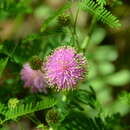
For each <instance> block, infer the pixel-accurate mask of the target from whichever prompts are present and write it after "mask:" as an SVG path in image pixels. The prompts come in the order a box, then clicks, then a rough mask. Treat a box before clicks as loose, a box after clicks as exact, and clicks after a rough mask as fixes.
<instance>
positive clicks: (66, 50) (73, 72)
mask: <svg viewBox="0 0 130 130" xmlns="http://www.w3.org/2000/svg"><path fill="white" fill-rule="evenodd" d="M85 72H86V60H85V58H84V57H83V55H82V54H77V53H76V51H75V49H74V48H72V47H70V46H62V47H59V48H57V49H56V50H55V51H54V52H53V54H52V55H51V56H49V57H48V58H47V61H46V64H45V75H46V78H47V79H48V83H49V85H51V86H55V87H56V88H57V89H58V90H69V89H74V88H76V85H77V84H78V82H79V81H80V80H82V79H83V78H84V76H85Z"/></svg>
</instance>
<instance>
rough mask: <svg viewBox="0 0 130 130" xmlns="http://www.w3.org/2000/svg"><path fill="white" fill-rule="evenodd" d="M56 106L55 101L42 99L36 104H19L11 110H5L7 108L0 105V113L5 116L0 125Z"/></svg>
mask: <svg viewBox="0 0 130 130" xmlns="http://www.w3.org/2000/svg"><path fill="white" fill-rule="evenodd" d="M55 104H56V100H54V99H50V98H44V100H43V101H39V102H37V103H34V102H29V103H27V102H26V104H19V105H17V106H16V107H14V108H12V109H10V108H9V109H7V106H4V105H3V104H1V105H0V106H1V109H0V110H1V113H2V114H3V115H4V116H5V119H4V120H1V124H3V123H5V122H6V121H8V120H16V119H17V118H18V117H20V116H23V115H27V114H30V113H33V112H36V111H40V110H44V109H47V108H50V107H53V106H54V105H55Z"/></svg>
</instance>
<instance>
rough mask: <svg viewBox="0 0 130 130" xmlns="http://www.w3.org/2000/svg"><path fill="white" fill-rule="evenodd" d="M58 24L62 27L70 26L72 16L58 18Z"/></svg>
mask: <svg viewBox="0 0 130 130" xmlns="http://www.w3.org/2000/svg"><path fill="white" fill-rule="evenodd" d="M58 22H59V24H60V25H61V26H68V25H69V24H70V16H69V15H65V14H63V15H60V16H59V17H58Z"/></svg>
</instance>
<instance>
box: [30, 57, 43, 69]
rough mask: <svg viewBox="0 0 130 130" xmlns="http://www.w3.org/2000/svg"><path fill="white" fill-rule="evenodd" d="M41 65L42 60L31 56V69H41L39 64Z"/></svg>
mask: <svg viewBox="0 0 130 130" xmlns="http://www.w3.org/2000/svg"><path fill="white" fill-rule="evenodd" d="M42 65H43V62H42V60H41V59H40V58H39V57H38V56H33V57H32V58H31V60H30V66H31V68H32V69H33V70H39V69H41V66H42Z"/></svg>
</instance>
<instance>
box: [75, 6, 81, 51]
mask: <svg viewBox="0 0 130 130" xmlns="http://www.w3.org/2000/svg"><path fill="white" fill-rule="evenodd" d="M78 14H79V8H78V10H77V12H76V17H75V21H74V35H75V39H76V43H77V47H78V48H79V47H80V46H79V41H78V36H77V31H76V25H77V20H78Z"/></svg>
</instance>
